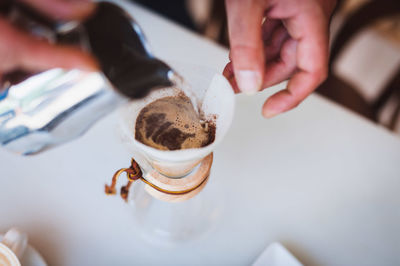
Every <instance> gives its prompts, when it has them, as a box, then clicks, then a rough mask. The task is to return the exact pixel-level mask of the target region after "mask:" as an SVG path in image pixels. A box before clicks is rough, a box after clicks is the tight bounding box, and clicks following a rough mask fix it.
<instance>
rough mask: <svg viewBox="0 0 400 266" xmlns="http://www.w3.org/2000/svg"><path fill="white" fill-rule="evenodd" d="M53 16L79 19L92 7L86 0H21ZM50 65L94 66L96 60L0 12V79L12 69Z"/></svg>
mask: <svg viewBox="0 0 400 266" xmlns="http://www.w3.org/2000/svg"><path fill="white" fill-rule="evenodd" d="M23 2H25V3H26V4H28V5H30V6H31V7H33V8H35V9H36V10H37V11H39V12H41V13H42V14H44V15H46V16H48V17H50V18H53V19H55V20H67V19H68V20H69V19H81V18H83V17H85V16H87V15H88V14H89V13H90V12H92V10H93V9H94V4H93V3H91V2H89V1H85V0H80V1H77V0H74V1H66V0H24V1H23ZM53 67H62V68H75V67H76V68H80V69H83V70H95V69H97V63H96V61H95V60H94V59H92V57H90V56H89V55H88V54H86V53H84V52H82V51H80V50H79V49H78V48H74V47H70V46H61V45H53V44H50V43H48V42H47V41H44V40H40V39H38V38H36V37H34V36H32V35H30V34H28V33H25V32H22V31H20V30H19V29H17V28H15V27H14V26H12V25H11V24H10V23H9V22H8V21H7V20H6V19H5V18H3V17H1V16H0V80H1V76H2V75H3V74H6V73H8V72H11V71H13V70H17V69H19V70H25V71H41V70H46V69H49V68H53Z"/></svg>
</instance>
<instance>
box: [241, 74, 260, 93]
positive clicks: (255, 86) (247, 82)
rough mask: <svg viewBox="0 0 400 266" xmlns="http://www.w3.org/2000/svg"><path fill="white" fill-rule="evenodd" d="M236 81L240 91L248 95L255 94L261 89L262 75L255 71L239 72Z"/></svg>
mask: <svg viewBox="0 0 400 266" xmlns="http://www.w3.org/2000/svg"><path fill="white" fill-rule="evenodd" d="M236 81H237V84H238V86H239V89H240V90H241V91H242V92H243V93H245V94H247V95H253V94H255V93H256V92H257V91H259V90H260V87H261V78H260V75H259V74H258V73H257V72H255V71H253V70H239V71H238V73H237V75H236Z"/></svg>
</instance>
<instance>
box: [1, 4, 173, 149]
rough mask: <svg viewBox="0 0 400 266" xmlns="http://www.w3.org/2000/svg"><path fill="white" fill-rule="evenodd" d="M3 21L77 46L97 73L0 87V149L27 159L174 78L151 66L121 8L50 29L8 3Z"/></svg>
mask: <svg viewBox="0 0 400 266" xmlns="http://www.w3.org/2000/svg"><path fill="white" fill-rule="evenodd" d="M1 8H2V10H1V11H2V13H3V15H4V14H5V16H6V17H8V19H9V20H10V21H11V22H12V23H13V24H15V25H17V26H19V27H22V28H23V29H24V30H27V31H29V32H31V33H32V34H37V35H40V37H41V38H46V39H48V40H49V41H50V42H53V43H63V44H72V45H78V46H80V47H81V48H82V49H84V50H87V51H88V52H90V53H91V54H92V55H93V56H94V57H95V58H97V60H98V62H99V63H100V68H101V72H91V73H88V72H83V71H80V70H77V69H73V70H64V69H50V70H47V71H44V72H41V73H24V72H21V71H14V72H12V73H7V74H6V75H4V76H3V78H2V79H1V80H0V143H1V146H3V147H4V148H6V149H9V150H11V151H14V152H17V153H20V154H24V155H28V154H34V153H38V152H41V151H43V150H46V149H48V148H51V147H54V146H56V145H58V144H61V143H65V142H67V141H69V140H72V139H74V138H76V137H78V136H80V135H82V134H83V133H84V132H85V131H86V130H87V129H88V128H89V127H90V126H91V125H92V124H93V123H94V122H95V121H97V120H98V119H99V118H101V117H103V116H105V115H107V114H108V113H110V112H111V111H112V110H113V109H115V108H116V107H117V106H119V105H121V104H123V103H125V102H127V101H128V100H129V99H137V98H141V97H144V96H145V95H146V94H147V93H148V92H149V91H150V90H152V89H154V88H158V87H165V86H171V85H172V84H173V80H174V76H175V75H176V73H175V72H174V71H173V70H172V69H171V68H170V67H169V66H168V65H166V64H165V63H164V62H162V61H160V60H158V59H157V58H155V57H154V56H153V55H152V53H151V52H150V50H149V45H148V43H147V41H146V38H145V37H144V35H143V32H142V30H141V29H140V27H139V25H138V24H137V23H136V22H135V20H134V19H133V18H132V17H131V16H129V15H128V14H127V13H126V12H124V11H123V10H122V9H121V8H120V7H118V6H117V5H115V4H112V3H109V2H100V3H98V4H97V8H96V11H95V12H94V13H93V14H92V15H91V16H90V17H89V18H87V19H86V20H85V21H83V22H65V23H55V22H53V21H50V20H48V19H47V18H44V17H43V16H41V15H39V14H37V13H35V12H34V11H33V10H31V9H29V8H28V7H27V6H24V5H21V4H19V3H16V1H10V2H9V4H8V5H3V6H2V7H1Z"/></svg>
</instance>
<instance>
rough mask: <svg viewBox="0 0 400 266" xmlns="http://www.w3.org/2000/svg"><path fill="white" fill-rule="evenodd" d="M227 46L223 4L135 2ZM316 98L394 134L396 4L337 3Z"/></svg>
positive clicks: (373, 0) (399, 99) (398, 97)
mask: <svg viewBox="0 0 400 266" xmlns="http://www.w3.org/2000/svg"><path fill="white" fill-rule="evenodd" d="M136 2H138V3H140V4H142V5H143V6H146V7H147V8H149V9H151V10H153V11H155V12H157V13H159V14H160V15H162V16H164V17H167V18H169V19H171V20H174V21H175V22H177V23H179V24H181V25H183V26H185V27H186V28H188V29H190V30H193V31H196V32H198V33H199V34H202V35H204V36H205V37H207V38H210V39H212V40H214V41H216V42H218V43H219V44H221V45H223V46H226V47H229V40H228V30H227V21H226V14H225V5H224V1H223V0H169V1H165V0H136ZM330 49H331V56H330V61H329V64H330V72H329V77H328V79H327V80H326V81H325V82H324V83H323V84H322V85H321V86H320V87H319V88H318V89H317V93H319V94H321V95H323V96H325V97H327V98H330V99H332V100H333V101H336V102H337V103H339V104H341V105H343V106H345V107H347V108H349V109H351V110H353V111H354V112H356V113H358V114H360V115H362V116H364V117H365V118H367V119H370V120H372V121H374V122H376V123H379V124H381V125H383V126H385V127H387V128H389V129H390V130H392V131H393V132H395V133H397V134H399V135H400V0H342V1H338V5H337V8H336V11H335V13H334V15H333V17H332V23H331V48H330Z"/></svg>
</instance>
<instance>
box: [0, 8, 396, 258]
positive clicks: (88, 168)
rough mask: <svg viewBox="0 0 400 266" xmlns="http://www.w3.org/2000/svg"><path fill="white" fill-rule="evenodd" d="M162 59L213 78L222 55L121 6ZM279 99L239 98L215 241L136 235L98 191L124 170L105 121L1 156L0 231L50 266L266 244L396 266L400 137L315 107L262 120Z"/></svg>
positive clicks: (208, 253)
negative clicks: (39, 150) (207, 71)
mask: <svg viewBox="0 0 400 266" xmlns="http://www.w3.org/2000/svg"><path fill="white" fill-rule="evenodd" d="M127 8H128V10H129V11H131V12H132V14H133V15H134V17H135V18H136V19H137V21H138V22H139V23H140V24H141V25H142V27H143V28H144V31H145V33H146V34H147V36H148V38H149V40H150V42H151V44H152V46H153V47H154V50H155V52H156V53H157V54H158V55H159V56H161V57H162V58H167V59H171V58H172V59H178V60H181V61H190V62H197V63H198V64H203V65H208V66H212V67H215V68H216V69H217V70H219V71H221V70H222V67H223V66H224V64H225V63H226V61H227V54H228V53H227V51H226V50H225V49H223V48H220V47H218V46H216V45H215V44H213V43H212V42H210V41H207V40H204V39H202V38H201V37H198V36H196V35H194V34H192V33H190V32H188V31H186V30H184V29H182V28H180V27H179V26H177V25H175V24H173V23H171V22H168V21H166V20H164V19H161V18H160V17H158V16H156V15H153V14H151V13H149V12H147V11H145V10H143V9H142V8H139V7H137V6H131V5H130V4H129V5H127ZM274 90H276V88H275V89H270V90H268V91H267V92H264V93H260V94H259V95H257V96H254V97H245V96H238V97H237V108H236V115H235V119H234V123H233V125H232V128H231V131H230V132H229V133H228V135H227V137H226V139H225V140H224V141H223V143H222V144H221V145H220V146H219V147H218V148H217V149H216V151H215V153H214V154H215V161H214V164H213V169H212V175H211V178H214V179H218V180H219V181H222V182H224V183H225V184H226V187H225V190H224V191H222V192H221V197H224V202H225V204H224V208H223V212H222V214H223V216H222V218H221V219H220V221H219V222H218V223H217V224H216V227H215V231H214V232H213V233H212V234H208V235H205V236H204V237H203V238H200V239H198V240H195V241H192V242H189V243H186V244H184V245H178V246H176V247H173V248H162V247H159V246H153V245H150V244H148V243H147V242H145V241H143V240H142V239H140V238H139V237H138V236H137V235H135V233H134V232H135V230H133V228H132V219H133V218H132V215H131V213H129V211H128V209H127V207H126V205H125V204H124V203H123V202H122V201H121V200H120V198H118V197H107V196H105V195H104V193H103V186H104V183H106V182H109V179H110V176H111V175H112V173H113V172H114V171H115V170H116V169H117V168H120V167H123V166H125V165H126V164H127V163H128V162H129V153H128V152H127V150H126V149H125V148H124V147H123V145H122V144H121V143H120V141H119V140H118V137H117V134H116V132H115V129H114V127H115V124H116V122H115V118H116V114H115V113H113V114H111V115H109V116H108V117H106V118H105V119H103V120H102V121H100V122H99V123H98V124H96V125H95V126H94V127H93V128H92V129H91V130H90V131H89V132H88V133H87V134H85V135H84V136H83V137H82V138H80V139H78V140H76V141H74V142H71V143H69V144H67V145H64V146H62V147H59V148H57V149H54V150H51V151H49V152H46V153H43V154H40V155H37V156H32V157H19V156H17V155H13V154H9V153H7V152H5V151H3V150H1V151H0V161H1V178H0V232H2V231H5V230H6V229H8V228H9V227H11V226H15V225H16V226H19V227H20V228H21V229H23V230H25V231H27V232H28V234H29V236H30V243H31V244H32V245H33V246H35V247H36V248H37V249H38V250H39V251H40V252H41V253H42V254H43V255H44V257H45V258H46V259H47V261H48V262H49V264H50V265H143V264H153V265H166V264H172V265H209V264H213V265H249V264H251V263H252V262H253V261H254V260H255V259H256V257H257V256H258V255H259V254H260V253H261V251H262V250H263V249H264V248H265V247H266V246H267V245H268V244H270V243H272V242H273V241H279V242H281V243H283V244H284V245H285V246H286V247H287V248H288V249H289V250H290V251H291V252H292V253H293V254H294V255H295V256H296V257H298V258H299V259H300V261H302V262H303V263H305V264H307V265H399V264H400V227H399V226H400V192H399V191H400V138H398V137H397V136H394V135H392V134H391V133H390V132H388V131H386V130H385V129H383V128H381V127H378V126H376V125H373V124H371V123H370V122H368V121H366V120H364V119H363V118H360V117H358V116H356V115H354V114H352V113H351V112H349V111H346V110H344V109H342V108H341V107H338V106H337V105H335V104H332V103H331V102H329V101H327V100H324V99H323V98H321V97H319V96H317V95H314V96H311V97H309V98H308V99H307V100H306V101H305V102H304V103H303V104H302V105H301V106H300V107H299V108H297V109H296V110H295V111H292V112H289V113H287V114H285V115H281V116H279V117H277V118H274V119H270V120H265V119H263V118H262V117H261V115H260V112H261V111H260V110H261V105H262V103H263V101H264V99H265V98H266V97H267V95H270V94H271V92H272V91H274Z"/></svg>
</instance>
